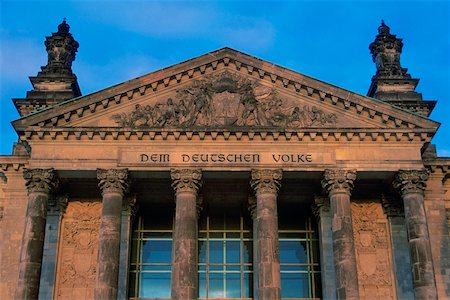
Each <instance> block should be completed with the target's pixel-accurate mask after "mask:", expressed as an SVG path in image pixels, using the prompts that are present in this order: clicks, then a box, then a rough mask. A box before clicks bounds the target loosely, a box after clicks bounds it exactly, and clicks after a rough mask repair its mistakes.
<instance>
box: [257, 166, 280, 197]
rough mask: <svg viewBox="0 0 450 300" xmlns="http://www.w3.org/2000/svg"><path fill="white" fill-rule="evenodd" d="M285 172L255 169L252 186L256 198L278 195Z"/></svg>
mask: <svg viewBox="0 0 450 300" xmlns="http://www.w3.org/2000/svg"><path fill="white" fill-rule="evenodd" d="M282 178H283V171H282V170H281V169H253V170H252V179H251V181H250V185H251V187H252V188H253V190H254V191H255V194H256V196H258V195H261V194H277V193H278V189H279V188H280V186H281V179H282Z"/></svg>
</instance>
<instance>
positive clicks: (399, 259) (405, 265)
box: [382, 195, 414, 299]
mask: <svg viewBox="0 0 450 300" xmlns="http://www.w3.org/2000/svg"><path fill="white" fill-rule="evenodd" d="M382 204H383V209H384V212H385V213H386V215H387V218H388V222H389V227H390V230H391V245H392V258H393V264H394V274H395V276H394V280H395V291H396V294H397V295H396V296H397V298H398V299H414V289H413V286H412V277H411V259H410V257H409V255H405V253H408V252H409V245H408V236H407V232H406V226H405V213H404V210H403V203H402V202H401V201H398V200H397V199H395V198H393V197H391V196H387V195H382Z"/></svg>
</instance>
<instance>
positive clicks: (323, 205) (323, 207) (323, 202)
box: [311, 195, 330, 219]
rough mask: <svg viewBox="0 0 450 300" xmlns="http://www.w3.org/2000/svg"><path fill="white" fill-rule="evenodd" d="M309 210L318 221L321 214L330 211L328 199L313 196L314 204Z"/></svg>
mask: <svg viewBox="0 0 450 300" xmlns="http://www.w3.org/2000/svg"><path fill="white" fill-rule="evenodd" d="M311 210H312V212H313V214H314V215H315V216H316V218H318V219H320V217H321V214H322V213H326V212H329V211H330V198H328V197H325V196H321V195H314V203H313V204H312V205H311Z"/></svg>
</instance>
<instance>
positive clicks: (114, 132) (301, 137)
mask: <svg viewBox="0 0 450 300" xmlns="http://www.w3.org/2000/svg"><path fill="white" fill-rule="evenodd" d="M432 136H433V131H429V130H428V131H427V130H424V131H419V130H416V129H405V128H398V129H371V128H369V129H367V128H360V129H354V128H348V129H345V128H341V129H333V128H323V129H321V128H311V129H308V130H307V131H303V130H302V131H297V130H285V129H281V128H279V129H278V130H276V129H275V128H273V127H272V128H266V127H261V128H258V127H237V128H233V130H229V128H217V129H214V130H205V128H200V127H199V128H197V129H196V130H192V129H189V128H184V129H174V130H167V129H163V128H161V129H146V128H142V129H123V128H117V127H106V128H105V127H99V128H97V127H77V128H61V129H60V128H57V129H54V128H43V127H36V128H33V129H32V130H30V129H28V130H27V131H25V132H24V133H21V136H20V138H21V139H24V140H52V141H67V140H69V141H78V140H83V141H90V140H101V141H105V140H107V141H112V140H119V141H129V140H136V141H137V140H173V141H186V140H187V141H190V140H223V141H228V140H231V141H239V140H243V139H248V140H259V141H331V142H334V141H337V142H347V141H360V142H430V141H431V138H432ZM3 165H4V164H2V163H0V168H2V167H3Z"/></svg>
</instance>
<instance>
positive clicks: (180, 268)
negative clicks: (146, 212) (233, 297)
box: [170, 169, 202, 300]
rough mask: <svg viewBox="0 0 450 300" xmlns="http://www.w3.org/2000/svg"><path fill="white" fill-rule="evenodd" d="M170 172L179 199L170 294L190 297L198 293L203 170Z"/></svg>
mask: <svg viewBox="0 0 450 300" xmlns="http://www.w3.org/2000/svg"><path fill="white" fill-rule="evenodd" d="M170 175H171V178H172V187H173V189H174V191H175V202H176V208H175V226H174V227H175V232H174V238H173V254H172V282H171V296H172V299H175V300H176V299H179V300H191V299H196V298H197V292H198V291H197V290H198V277H197V268H198V266H197V264H198V250H197V248H198V245H197V243H198V242H197V236H198V226H197V221H198V211H199V207H200V204H201V203H200V202H199V199H198V190H199V188H200V187H201V185H202V182H201V179H202V173H201V170H200V169H174V170H172V171H171V174H170Z"/></svg>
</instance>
